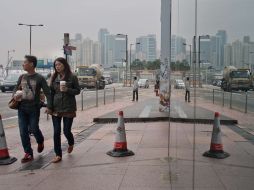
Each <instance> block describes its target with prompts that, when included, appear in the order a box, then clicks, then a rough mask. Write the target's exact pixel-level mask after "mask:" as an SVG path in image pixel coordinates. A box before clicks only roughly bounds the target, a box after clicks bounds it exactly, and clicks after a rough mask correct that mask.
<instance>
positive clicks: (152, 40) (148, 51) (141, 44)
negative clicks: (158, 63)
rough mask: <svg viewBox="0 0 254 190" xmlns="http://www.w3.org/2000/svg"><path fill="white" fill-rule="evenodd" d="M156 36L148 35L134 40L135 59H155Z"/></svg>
mask: <svg viewBox="0 0 254 190" xmlns="http://www.w3.org/2000/svg"><path fill="white" fill-rule="evenodd" d="M156 51H157V42H156V35H154V34H149V35H147V36H141V37H139V38H137V39H136V57H137V59H140V60H145V61H154V60H156V58H157V54H156V53H157V52H156Z"/></svg>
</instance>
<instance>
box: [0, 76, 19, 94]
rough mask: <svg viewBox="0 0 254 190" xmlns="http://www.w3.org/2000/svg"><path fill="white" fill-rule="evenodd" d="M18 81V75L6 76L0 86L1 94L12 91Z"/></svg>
mask: <svg viewBox="0 0 254 190" xmlns="http://www.w3.org/2000/svg"><path fill="white" fill-rule="evenodd" d="M18 79H19V75H13V74H12V75H8V76H7V77H6V78H5V79H4V80H3V81H2V82H1V85H0V89H1V91H2V92H6V91H13V90H14V88H15V86H16V85H17V82H18Z"/></svg>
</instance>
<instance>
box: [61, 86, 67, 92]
mask: <svg viewBox="0 0 254 190" xmlns="http://www.w3.org/2000/svg"><path fill="white" fill-rule="evenodd" d="M67 90H68V87H66V86H60V91H61V92H67Z"/></svg>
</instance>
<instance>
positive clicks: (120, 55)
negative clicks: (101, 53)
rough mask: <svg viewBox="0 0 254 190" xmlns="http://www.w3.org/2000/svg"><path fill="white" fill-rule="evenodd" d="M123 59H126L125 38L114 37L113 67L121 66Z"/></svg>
mask: <svg viewBox="0 0 254 190" xmlns="http://www.w3.org/2000/svg"><path fill="white" fill-rule="evenodd" d="M123 59H126V38H125V36H115V46H114V61H113V65H115V66H118V67H120V66H122V62H123Z"/></svg>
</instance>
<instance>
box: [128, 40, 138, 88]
mask: <svg viewBox="0 0 254 190" xmlns="http://www.w3.org/2000/svg"><path fill="white" fill-rule="evenodd" d="M133 45H135V44H130V78H131V79H130V86H131V84H132V68H131V47H132V46H133ZM136 45H140V42H137V43H136Z"/></svg>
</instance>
